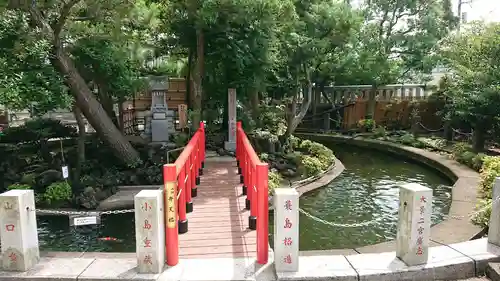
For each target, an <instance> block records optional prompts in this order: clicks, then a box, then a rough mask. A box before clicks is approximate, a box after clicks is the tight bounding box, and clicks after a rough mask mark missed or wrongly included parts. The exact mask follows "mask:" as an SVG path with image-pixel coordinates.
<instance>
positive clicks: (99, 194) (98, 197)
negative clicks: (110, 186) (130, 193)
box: [95, 188, 111, 202]
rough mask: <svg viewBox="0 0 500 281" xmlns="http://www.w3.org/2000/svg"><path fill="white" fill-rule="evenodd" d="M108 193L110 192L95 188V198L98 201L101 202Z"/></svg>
mask: <svg viewBox="0 0 500 281" xmlns="http://www.w3.org/2000/svg"><path fill="white" fill-rule="evenodd" d="M110 195H111V194H110V192H107V191H105V190H101V189H100V188H96V189H95V200H97V201H98V202H101V201H102V200H104V199H106V198H108V197H109V196H110Z"/></svg>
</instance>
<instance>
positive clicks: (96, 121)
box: [27, 1, 141, 165]
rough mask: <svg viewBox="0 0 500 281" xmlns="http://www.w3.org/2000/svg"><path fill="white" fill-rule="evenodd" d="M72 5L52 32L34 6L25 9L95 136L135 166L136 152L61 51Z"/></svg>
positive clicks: (119, 156) (137, 156) (136, 160)
mask: <svg viewBox="0 0 500 281" xmlns="http://www.w3.org/2000/svg"><path fill="white" fill-rule="evenodd" d="M76 3H77V1H73V2H68V4H66V5H64V8H65V9H66V8H67V10H66V14H61V18H60V19H59V21H58V22H57V24H55V25H54V26H55V29H52V27H51V26H50V25H49V24H48V22H47V20H46V19H45V18H44V17H43V14H42V13H41V12H40V11H39V10H38V9H37V8H36V6H35V5H30V6H29V7H27V9H28V10H29V12H30V16H31V17H30V18H31V20H33V22H34V23H35V24H36V25H37V26H38V27H39V28H40V29H41V31H42V32H44V33H45V35H46V37H47V39H50V40H51V41H52V47H53V49H52V53H53V55H54V57H53V58H51V60H50V62H51V64H52V65H53V66H54V67H55V68H56V69H57V70H58V72H59V73H60V74H61V75H62V76H63V77H64V79H65V82H66V84H67V85H68V87H69V88H70V89H71V93H72V94H73V96H74V97H75V101H76V105H77V106H78V107H79V108H80V109H81V110H82V112H83V114H84V115H85V117H86V118H87V120H88V121H89V123H90V124H91V125H92V126H93V127H94V129H95V130H96V132H97V134H98V135H99V136H100V137H101V138H102V139H103V140H104V141H106V142H108V143H109V145H110V146H111V148H112V149H113V151H114V153H115V155H116V156H117V157H118V158H119V159H120V160H122V161H123V162H124V163H126V164H129V165H136V164H137V163H138V162H140V160H141V159H140V157H139V153H137V151H136V150H135V149H134V147H132V145H131V144H130V142H128V141H127V140H126V139H125V137H124V136H123V135H122V134H121V133H120V131H119V130H118V128H116V126H115V125H114V124H113V121H111V119H110V118H109V116H108V115H107V114H106V111H104V109H103V108H102V105H101V104H100V103H99V102H98V101H97V99H96V97H95V96H94V94H93V93H92V92H91V91H90V89H89V87H88V86H87V83H85V80H84V79H83V78H82V76H81V75H80V73H78V70H77V69H76V67H75V65H74V63H73V61H72V60H71V59H70V58H69V56H68V55H67V54H66V52H65V51H64V49H63V44H62V42H61V40H60V37H59V36H60V32H61V29H62V27H63V25H64V20H65V19H66V18H67V16H68V14H69V10H70V9H71V7H72V6H71V5H75V4H76ZM67 5H69V6H67ZM63 19H64V20H63Z"/></svg>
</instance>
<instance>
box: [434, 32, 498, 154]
mask: <svg viewBox="0 0 500 281" xmlns="http://www.w3.org/2000/svg"><path fill="white" fill-rule="evenodd" d="M499 53H500V24H498V23H492V24H481V23H477V24H473V25H472V26H470V27H469V28H467V29H464V30H463V31H461V32H460V33H457V34H455V35H454V36H451V37H450V38H449V39H448V40H446V41H445V42H444V44H443V47H442V54H443V57H444V60H445V62H446V63H447V66H448V67H449V68H450V70H451V71H452V73H453V75H452V76H451V81H450V86H449V90H448V92H447V93H446V94H447V98H448V99H447V100H448V104H447V111H448V112H449V113H450V115H451V117H452V118H453V119H455V120H459V121H461V122H464V123H465V124H468V125H470V126H472V127H473V128H474V133H475V142H474V149H475V150H476V151H480V150H482V149H484V134H486V133H487V132H488V131H489V130H491V129H494V125H495V124H496V123H498V121H499V120H500V110H499V108H500V79H499V78H500V70H499V69H498V67H497V65H498V64H500V57H499V56H498V54H499Z"/></svg>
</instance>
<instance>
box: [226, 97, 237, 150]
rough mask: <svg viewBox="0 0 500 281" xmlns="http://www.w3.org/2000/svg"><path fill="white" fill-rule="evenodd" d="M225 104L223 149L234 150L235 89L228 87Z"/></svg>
mask: <svg viewBox="0 0 500 281" xmlns="http://www.w3.org/2000/svg"><path fill="white" fill-rule="evenodd" d="M227 106H228V111H227V112H228V124H227V125H228V129H229V130H228V137H227V141H226V142H224V149H226V150H229V151H236V89H228V91H227Z"/></svg>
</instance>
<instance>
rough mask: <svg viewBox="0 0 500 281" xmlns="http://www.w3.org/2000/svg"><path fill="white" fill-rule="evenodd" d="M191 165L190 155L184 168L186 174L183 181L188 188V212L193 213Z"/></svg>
mask: <svg viewBox="0 0 500 281" xmlns="http://www.w3.org/2000/svg"><path fill="white" fill-rule="evenodd" d="M190 165H191V161H190V159H189V157H188V158H187V159H186V163H184V166H183V167H182V169H183V170H184V174H183V175H184V176H183V178H182V181H184V188H185V189H186V213H191V212H192V211H193V199H192V194H191V193H192V190H191V188H192V187H191V179H190V178H189V166H190Z"/></svg>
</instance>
